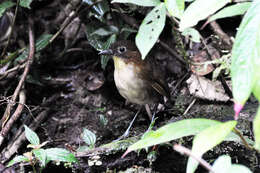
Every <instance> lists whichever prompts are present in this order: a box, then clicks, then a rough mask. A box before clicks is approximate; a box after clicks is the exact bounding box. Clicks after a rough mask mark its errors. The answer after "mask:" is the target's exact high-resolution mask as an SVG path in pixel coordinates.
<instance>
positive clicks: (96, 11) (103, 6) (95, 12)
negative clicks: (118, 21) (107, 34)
mask: <svg viewBox="0 0 260 173" xmlns="http://www.w3.org/2000/svg"><path fill="white" fill-rule="evenodd" d="M83 2H85V3H87V4H88V5H92V4H93V3H94V2H95V1H94V0H83ZM108 11H109V5H108V2H107V1H102V2H100V3H97V4H95V5H93V7H92V8H91V13H90V16H94V17H95V18H97V19H99V20H100V21H105V20H104V14H105V13H107V12H108Z"/></svg>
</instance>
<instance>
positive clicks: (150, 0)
mask: <svg viewBox="0 0 260 173" xmlns="http://www.w3.org/2000/svg"><path fill="white" fill-rule="evenodd" d="M111 3H130V4H135V5H140V6H145V7H152V6H157V5H159V4H160V0H113V1H112V2H111Z"/></svg>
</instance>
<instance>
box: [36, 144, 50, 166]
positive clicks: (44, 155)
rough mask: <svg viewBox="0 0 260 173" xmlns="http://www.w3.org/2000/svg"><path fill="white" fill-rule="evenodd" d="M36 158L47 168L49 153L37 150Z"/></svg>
mask: <svg viewBox="0 0 260 173" xmlns="http://www.w3.org/2000/svg"><path fill="white" fill-rule="evenodd" d="M33 154H34V156H35V157H36V158H37V159H38V160H39V161H40V162H41V165H42V167H45V166H46V164H47V152H46V150H44V149H41V148H40V149H35V150H33Z"/></svg>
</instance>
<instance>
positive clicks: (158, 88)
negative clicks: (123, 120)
mask: <svg viewBox="0 0 260 173" xmlns="http://www.w3.org/2000/svg"><path fill="white" fill-rule="evenodd" d="M99 54H100V55H110V56H112V59H113V61H114V67H115V70H114V81H115V85H116V87H117V89H118V91H119V93H120V95H121V96H123V97H124V98H125V99H126V100H127V101H128V102H130V103H135V104H138V105H144V106H145V108H146V111H147V113H148V116H149V118H150V120H152V117H153V116H152V114H151V111H150V109H149V104H154V103H159V102H163V97H164V96H165V97H167V98H168V99H169V100H170V94H169V93H170V92H169V88H168V85H167V83H166V80H165V77H164V75H163V74H164V73H163V72H162V69H161V68H160V66H158V64H156V63H155V61H154V59H153V58H152V56H151V55H150V54H148V56H147V57H146V58H145V59H144V60H142V58H141V53H140V52H139V50H138V48H137V46H136V45H135V43H134V42H132V41H129V40H122V41H117V42H115V43H113V44H112V45H111V46H110V48H109V49H106V50H102V51H101V52H99ZM139 111H140V109H139ZM139 111H138V112H137V114H138V113H139ZM137 114H136V116H137ZM136 116H135V118H136ZM135 118H134V119H133V121H134V120H135ZM133 121H132V122H133ZM132 122H131V123H132Z"/></svg>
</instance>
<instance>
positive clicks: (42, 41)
mask: <svg viewBox="0 0 260 173" xmlns="http://www.w3.org/2000/svg"><path fill="white" fill-rule="evenodd" d="M51 38H52V35H51V34H43V35H41V36H40V37H39V38H38V39H37V41H36V45H35V47H36V48H35V49H36V53H37V52H39V51H41V50H42V49H44V48H45V47H46V46H47V45H48V44H49V40H50V39H51ZM28 52H29V49H28V48H26V49H25V51H23V53H22V54H21V55H20V56H19V57H17V58H16V59H15V64H17V63H18V62H20V61H24V60H25V59H26V58H27V57H28Z"/></svg>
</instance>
